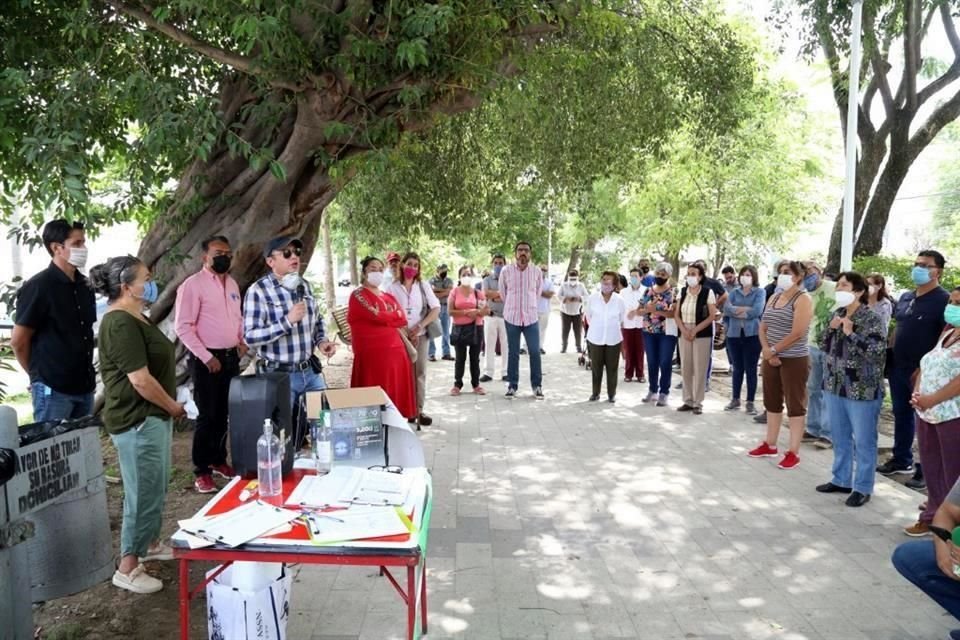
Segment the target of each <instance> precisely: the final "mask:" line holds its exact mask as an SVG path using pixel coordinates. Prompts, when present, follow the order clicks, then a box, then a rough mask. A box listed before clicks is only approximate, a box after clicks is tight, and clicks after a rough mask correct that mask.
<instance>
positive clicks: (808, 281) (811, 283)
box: [803, 273, 820, 291]
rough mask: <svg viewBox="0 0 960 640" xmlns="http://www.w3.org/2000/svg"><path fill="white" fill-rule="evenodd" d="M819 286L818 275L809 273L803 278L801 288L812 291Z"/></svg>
mask: <svg viewBox="0 0 960 640" xmlns="http://www.w3.org/2000/svg"><path fill="white" fill-rule="evenodd" d="M819 286H820V276H818V275H817V274H815V273H811V274H810V275H808V276H807V277H806V278H804V279H803V288H804V289H806V290H807V291H813V290H815V289H816V288H817V287H819Z"/></svg>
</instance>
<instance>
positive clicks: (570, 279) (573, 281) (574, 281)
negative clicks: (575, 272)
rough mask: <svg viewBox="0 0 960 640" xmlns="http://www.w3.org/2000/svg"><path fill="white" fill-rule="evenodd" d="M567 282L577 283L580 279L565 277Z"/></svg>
mask: <svg viewBox="0 0 960 640" xmlns="http://www.w3.org/2000/svg"><path fill="white" fill-rule="evenodd" d="M567 282H569V283H570V284H577V283H578V282H580V279H579V278H574V277H573V276H570V277H569V278H567Z"/></svg>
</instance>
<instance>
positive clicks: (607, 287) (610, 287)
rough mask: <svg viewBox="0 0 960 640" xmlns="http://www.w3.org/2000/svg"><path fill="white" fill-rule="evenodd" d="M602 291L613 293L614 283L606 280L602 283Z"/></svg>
mask: <svg viewBox="0 0 960 640" xmlns="http://www.w3.org/2000/svg"><path fill="white" fill-rule="evenodd" d="M600 291H601V292H602V293H613V285H612V284H610V283H607V282H604V283H603V284H601V285H600Z"/></svg>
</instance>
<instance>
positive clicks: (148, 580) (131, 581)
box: [112, 564, 163, 593]
mask: <svg viewBox="0 0 960 640" xmlns="http://www.w3.org/2000/svg"><path fill="white" fill-rule="evenodd" d="M112 582H113V586H115V587H120V588H121V589H126V590H127V591H132V592H133V593H156V592H157V591H160V590H161V589H163V582H161V581H160V580H158V579H157V578H154V577H153V576H151V575H150V574H149V573H147V572H146V571H145V570H144V568H143V565H142V564H138V565H137V566H136V567H134V569H133V571H131V572H130V573H126V574H124V573H120V570H119V569H118V570H116V571H114V572H113V580H112Z"/></svg>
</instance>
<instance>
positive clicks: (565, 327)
mask: <svg viewBox="0 0 960 640" xmlns="http://www.w3.org/2000/svg"><path fill="white" fill-rule="evenodd" d="M560 321H561V329H560V335H561V336H562V343H561V345H562V347H563V350H564V351H566V350H567V339H568V338H569V337H570V327H573V338H574V340H576V342H577V351H583V349H582V347H581V345H582V343H581V342H580V333H581V330H582V328H583V327H582V324H581V319H580V314H579V313H578V314H577V315H575V316H571V315H567V314H566V313H561V314H560Z"/></svg>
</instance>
